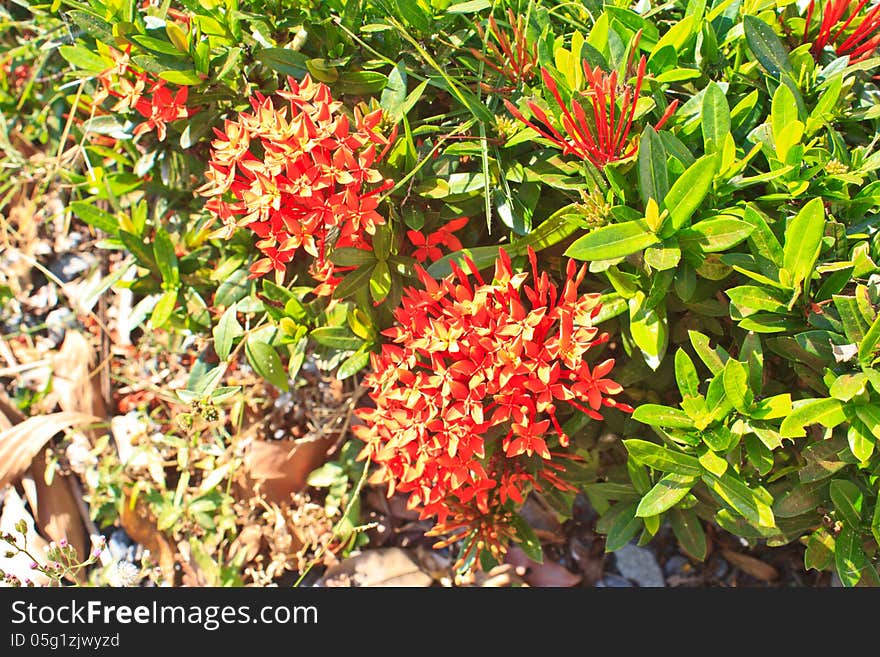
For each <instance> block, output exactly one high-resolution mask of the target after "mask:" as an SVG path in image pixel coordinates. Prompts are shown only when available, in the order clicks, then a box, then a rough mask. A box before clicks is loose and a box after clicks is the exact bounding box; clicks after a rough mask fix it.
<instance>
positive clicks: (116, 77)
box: [95, 47, 198, 141]
mask: <svg viewBox="0 0 880 657" xmlns="http://www.w3.org/2000/svg"><path fill="white" fill-rule="evenodd" d="M130 51H131V48H130V47H129V49H128V51H126V52H125V53H120V52H119V51H117V50H113V49H111V52H110V54H111V56H112V57H113V61H114V65H113V66H112V67H111V68H109V69H107V70H106V71H104V72H103V73H101V75H99V76H98V80H99V81H100V82H101V86H102V89H101V90H100V91H99V92H98V94H96V97H95V101H96V102H101V101H102V100H103V99H104V98H106V97H108V96H113V97H114V98H118V99H119V100H118V101H117V102H116V104H115V105H114V106H113V107H112V108H111V111H113V112H124V111H131V110H135V111H137V112H138V114H140V115H141V116H142V117H143V118H144V119H146V120H145V121H143V122H142V123H140V124H138V125H137V126H135V129H134V134H135V135H142V134H145V133H148V132H151V131H153V130H155V131H156V136H157V138H158V139H159V141H165V138H166V136H167V132H168V124H169V123H170V122H172V121H177V120H178V119H185V118H188V117H190V116H192V115H193V114H195V113H196V112H197V111H198V110H197V109H194V108H191V107H187V106H186V101H187V96H188V95H189V87H185V86H183V87H180V88H179V89H178V90H177V91H172V90H171V89H169V88H168V86H167V83H166V82H165V80H161V79H159V78H151V77H150V74H149V73H146V72H143V73H135V72H134V71H132V70H131V69H130V68H129V53H130Z"/></svg>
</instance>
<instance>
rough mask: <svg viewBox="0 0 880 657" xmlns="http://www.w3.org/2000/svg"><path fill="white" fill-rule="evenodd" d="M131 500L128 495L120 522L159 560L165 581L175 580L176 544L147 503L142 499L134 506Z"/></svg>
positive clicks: (135, 540)
mask: <svg viewBox="0 0 880 657" xmlns="http://www.w3.org/2000/svg"><path fill="white" fill-rule="evenodd" d="M131 502H132V500H131V498H129V497H128V496H126V498H125V500H124V501H123V504H122V509H121V512H120V514H119V523H120V524H121V525H122V528H123V529H124V530H125V533H126V534H128V535H129V536H130V537H131V539H132V541H134V542H135V543H140V544H141V545H143V546H144V547H145V548H147V549H148V550H149V551H150V554H151V555H152V557H153V558H154V559H156V560H158V562H159V569H160V570H161V571H162V576H163V577H164V578H165V581H166V582H174V574H175V573H174V555H175V549H174V545H173V544H172V543H171V542H170V541H169V540H168V539H167V538H166V537H165V536H164V535H163V534H162V532H160V531H159V529H158V527H157V526H156V520H155V518H153V517H152V514H150V512H149V511H148V510H147V507H146V505H145V504H144V503H143V502H142V501H140V500H138V501H137V503H136V504H134V505H133V506H132V503H131Z"/></svg>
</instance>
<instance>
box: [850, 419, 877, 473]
mask: <svg viewBox="0 0 880 657" xmlns="http://www.w3.org/2000/svg"><path fill="white" fill-rule="evenodd" d="M846 440H847V443H848V444H849V451H850V452H852V454H853V456H855V457H856V458H857V459H858V460H859V461H862V462H864V461H867V460H868V459H869V458H871V454H873V453H874V436H872V435H871V432H870V431H869V430H868V427H866V426H865V423H864V422H861V421H860V420H857V419H855V418H850V421H849V429H847V432H846Z"/></svg>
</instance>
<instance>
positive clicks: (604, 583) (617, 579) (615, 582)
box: [596, 573, 633, 589]
mask: <svg viewBox="0 0 880 657" xmlns="http://www.w3.org/2000/svg"><path fill="white" fill-rule="evenodd" d="M596 587H597V588H608V589H628V588H633V583H632V582H630V581H629V580H628V579H627V578H626V577H621V576H620V575H615V574H614V573H607V574H606V575H605V577H603V578H602V579H600V580H599V581H598V582H596Z"/></svg>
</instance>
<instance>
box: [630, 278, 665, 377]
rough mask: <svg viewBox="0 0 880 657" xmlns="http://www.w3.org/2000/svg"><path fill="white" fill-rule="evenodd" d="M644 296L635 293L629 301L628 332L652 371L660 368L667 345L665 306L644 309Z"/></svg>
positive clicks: (640, 293)
mask: <svg viewBox="0 0 880 657" xmlns="http://www.w3.org/2000/svg"><path fill="white" fill-rule="evenodd" d="M646 305H647V304H645V295H644V293H642V292H637V293H636V294H635V295H634V296H633V297H632V298H631V299H630V300H629V330H630V335H632V338H633V341H634V342H635V343H636V345H637V346H638V347H639V349H640V350H641V352H642V357H643V358H644V359H645V363H647V364H648V367H650V368H651V369H652V370H656V369H657V368H658V367H660V363H661V362H662V361H663V357H664V356H665V355H666V347H667V345H668V343H669V328H668V326H667V323H666V306H665V305H663V304H661V305H658V306H656V307H653V308H652V307H646Z"/></svg>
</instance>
